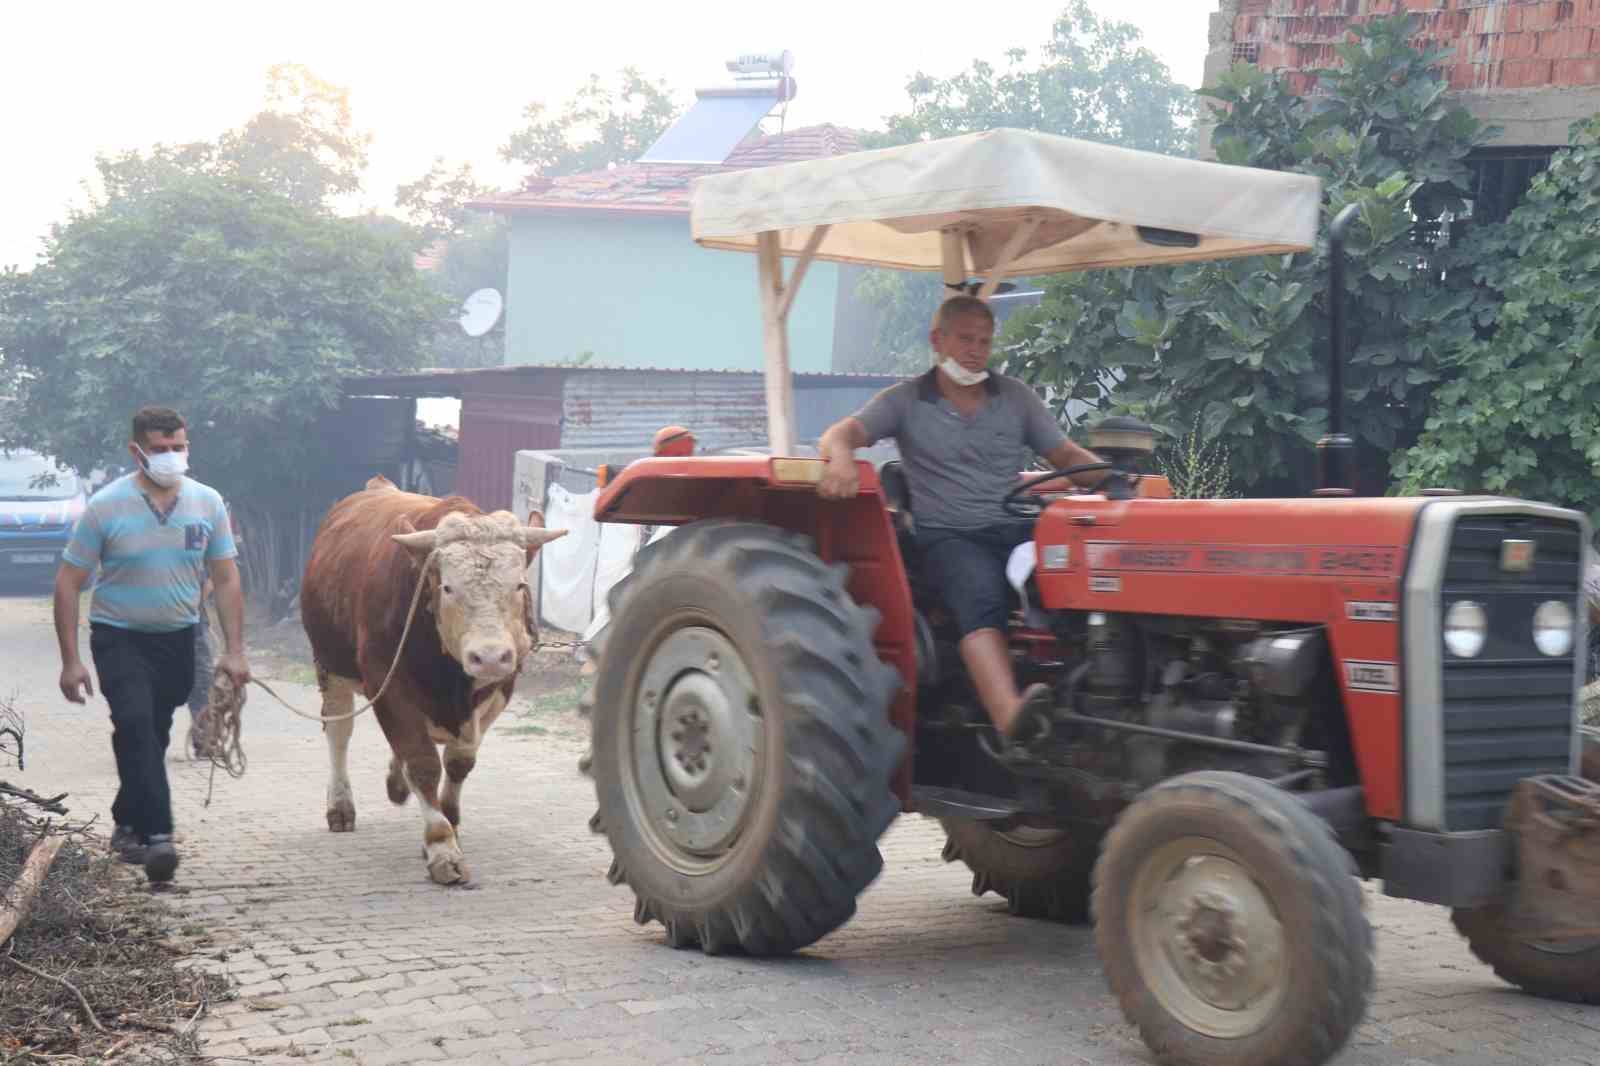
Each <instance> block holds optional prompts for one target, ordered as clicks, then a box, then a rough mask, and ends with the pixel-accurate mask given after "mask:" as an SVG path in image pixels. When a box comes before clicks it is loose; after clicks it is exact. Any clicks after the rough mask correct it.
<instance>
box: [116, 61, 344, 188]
mask: <svg viewBox="0 0 1600 1066" xmlns="http://www.w3.org/2000/svg"><path fill="white" fill-rule="evenodd" d="M370 142H371V137H370V136H369V135H368V134H365V133H361V132H359V131H357V130H356V129H355V128H354V126H353V125H352V122H351V117H350V94H349V92H348V91H347V90H345V89H342V88H340V87H339V86H336V85H332V84H329V83H328V82H325V81H323V80H322V79H320V78H318V77H317V76H316V75H315V74H313V73H312V72H311V71H310V70H308V69H307V68H305V67H302V66H296V65H293V64H279V65H277V66H274V67H272V68H271V69H269V70H268V71H267V88H266V107H265V108H264V109H263V110H262V111H260V112H259V113H257V114H256V115H255V116H254V117H253V118H251V119H250V120H249V121H248V122H246V123H245V124H244V126H242V127H241V128H239V129H237V130H229V131H228V132H226V133H224V134H223V135H222V136H221V137H219V138H218V139H217V140H215V141H199V142H195V143H192V144H181V145H163V144H158V145H155V146H154V147H153V148H151V149H149V150H148V151H146V152H139V151H129V152H124V153H122V154H120V155H116V156H112V157H108V158H103V159H100V160H98V161H97V167H98V171H99V177H100V185H101V189H102V193H101V195H103V196H104V197H105V198H106V199H107V200H119V199H123V198H126V197H130V196H134V195H137V194H139V193H144V192H150V191H152V190H154V189H157V188H160V187H162V185H163V184H164V183H166V182H168V181H170V180H172V179H174V178H175V177H177V176H180V175H185V174H213V175H219V176H220V175H233V176H236V177H242V178H251V179H256V180H259V181H261V182H263V183H264V184H265V185H267V186H268V187H270V188H271V189H273V190H274V191H275V192H276V193H278V194H279V195H282V196H286V197H288V198H289V199H291V200H294V201H295V202H296V203H299V204H302V205H304V206H307V207H330V206H332V204H333V202H334V201H335V200H336V199H338V198H339V197H342V196H350V195H353V194H355V193H358V192H360V191H361V179H362V175H363V173H364V172H365V170H366V167H367V146H368V145H369V144H370Z"/></svg>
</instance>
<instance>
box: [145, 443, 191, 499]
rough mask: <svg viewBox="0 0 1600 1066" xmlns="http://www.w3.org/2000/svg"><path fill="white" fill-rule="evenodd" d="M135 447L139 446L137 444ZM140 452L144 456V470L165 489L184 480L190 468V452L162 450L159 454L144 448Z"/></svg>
mask: <svg viewBox="0 0 1600 1066" xmlns="http://www.w3.org/2000/svg"><path fill="white" fill-rule="evenodd" d="M134 447H135V448H139V446H138V445H137V444H135V445H134ZM139 454H140V455H142V456H144V472H145V474H146V475H148V476H149V478H150V480H151V481H154V482H155V483H156V484H157V485H160V486H161V487H162V488H164V489H170V488H172V487H173V486H174V485H176V484H177V483H178V482H180V481H182V480H183V475H184V473H185V472H186V471H187V470H188V469H189V453H188V452H162V453H160V454H159V455H150V454H149V453H148V452H146V451H145V450H144V449H143V448H139Z"/></svg>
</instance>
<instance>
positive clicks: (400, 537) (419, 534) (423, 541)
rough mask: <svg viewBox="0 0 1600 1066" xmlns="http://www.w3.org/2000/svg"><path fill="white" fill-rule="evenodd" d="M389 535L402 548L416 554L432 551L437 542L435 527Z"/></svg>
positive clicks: (437, 532)
mask: <svg viewBox="0 0 1600 1066" xmlns="http://www.w3.org/2000/svg"><path fill="white" fill-rule="evenodd" d="M408 524H409V523H408ZM390 536H391V537H392V538H393V539H394V542H395V543H396V544H398V545H400V546H401V547H402V548H405V549H407V550H408V551H413V552H416V553H418V554H421V553H423V552H431V551H433V549H434V547H435V546H437V545H438V543H439V531H438V530H437V529H424V530H421V531H417V530H413V531H412V532H410V533H391V534H390Z"/></svg>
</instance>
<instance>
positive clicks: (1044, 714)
mask: <svg viewBox="0 0 1600 1066" xmlns="http://www.w3.org/2000/svg"><path fill="white" fill-rule="evenodd" d="M1055 705H1056V694H1055V692H1054V691H1053V690H1052V689H1051V688H1050V686H1049V685H1046V684H1042V683H1040V684H1035V685H1029V686H1028V687H1027V688H1026V689H1025V690H1023V693H1022V706H1021V708H1020V709H1018V711H1017V716H1016V717H1015V718H1013V719H1011V729H1010V730H1009V731H1008V732H1007V734H1006V744H1007V746H1010V747H1023V748H1026V747H1028V746H1029V745H1031V744H1037V743H1038V742H1039V741H1041V740H1044V739H1045V738H1046V737H1048V736H1049V735H1050V717H1051V714H1050V712H1051V711H1052V710H1054V709H1055Z"/></svg>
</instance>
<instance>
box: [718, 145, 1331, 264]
mask: <svg viewBox="0 0 1600 1066" xmlns="http://www.w3.org/2000/svg"><path fill="white" fill-rule="evenodd" d="M1320 199H1321V190H1320V187H1319V182H1318V181H1317V179H1316V178H1314V177H1310V176H1308V175H1304V174H1290V173H1284V172H1280V171H1270V170H1259V169H1255V168H1251V167H1239V166H1228V165H1226V164H1222V163H1208V162H1202V161H1199V160H1194V159H1179V158H1175V157H1173V156H1165V155H1158V154H1155V153H1152V152H1140V151H1134V150H1131V149H1127V148H1115V147H1111V146H1109V145H1103V144H1094V143H1091V142H1088V141H1080V140H1074V139H1072V138H1068V137H1058V136H1054V135H1052V134H1046V133H1033V132H1029V131H1026V130H1014V129H997V130H989V131H986V132H983V133H974V134H968V135H966V136H961V137H951V138H948V139H944V140H937V141H925V142H921V143H917V144H908V145H903V146H901V147H898V148H885V149H880V150H877V151H871V152H856V153H852V154H850V155H844V156H837V157H834V158H829V159H819V160H811V161H807V162H802V163H791V164H787V165H782V166H773V167H762V168H758V169H755V170H743V171H736V172H734V173H731V174H717V175H712V176H709V177H705V178H701V179H699V180H698V181H697V182H696V183H695V186H694V193H693V204H692V213H691V216H690V225H691V231H692V234H693V236H694V239H695V241H696V242H697V243H699V244H700V245H702V246H704V247H707V248H723V249H729V250H734V251H746V252H754V251H757V250H758V247H759V244H760V242H759V240H758V236H759V235H760V234H763V233H769V234H776V235H777V250H778V253H779V254H780V255H783V256H794V257H800V258H803V259H809V258H811V257H813V256H814V257H816V258H819V259H828V260H834V261H837V262H845V263H860V264H866V265H871V266H881V267H892V268H898V269H902V270H944V271H945V272H946V274H947V277H946V280H947V281H948V280H951V277H950V276H948V275H951V274H952V273H953V270H952V269H951V268H952V267H956V266H959V268H960V270H961V271H962V272H963V273H967V274H968V276H972V275H981V276H984V277H986V278H991V279H994V280H998V278H1001V277H1015V276H1026V275H1041V274H1051V273H1058V272H1063V271H1070V270H1093V269H1101V268H1106V267H1123V266H1143V265H1152V264H1161V263H1177V262H1184V261H1191V260H1200V259H1225V258H1231V257H1234V256H1245V255H1262V254H1269V253H1284V252H1297V251H1304V250H1305V249H1307V248H1309V247H1311V244H1312V241H1313V239H1314V237H1315V234H1316V230H1317V223H1318V214H1319V207H1320ZM822 227H826V229H822ZM819 230H821V235H820V237H819V236H818V231H819ZM945 235H957V236H959V238H960V245H959V248H960V251H961V253H962V255H961V258H962V260H963V262H961V263H960V264H953V263H951V261H950V259H951V256H950V252H951V251H952V250H953V249H952V248H951V246H950V244H949V243H947V239H946V236H945ZM808 251H809V254H807V253H808Z"/></svg>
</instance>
